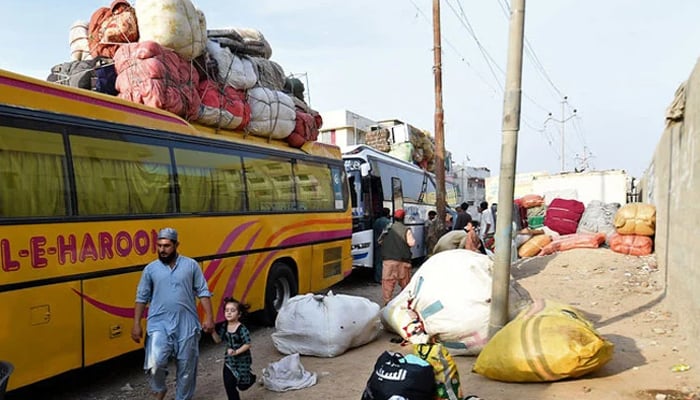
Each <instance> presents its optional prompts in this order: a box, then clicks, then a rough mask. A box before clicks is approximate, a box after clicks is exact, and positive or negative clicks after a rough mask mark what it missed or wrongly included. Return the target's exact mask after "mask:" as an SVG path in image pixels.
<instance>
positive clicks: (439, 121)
mask: <svg viewBox="0 0 700 400" xmlns="http://www.w3.org/2000/svg"><path fill="white" fill-rule="evenodd" d="M440 43H441V38H440V0H433V60H434V65H433V75H434V76H435V157H436V158H437V162H436V163H435V177H436V179H437V182H436V183H437V188H436V190H437V193H436V206H437V210H436V211H437V213H438V216H437V221H438V228H443V227H444V226H445V133H444V130H443V129H444V123H443V118H444V110H443V109H442V47H441V44H440ZM440 231H441V232H442V229H441V230H440Z"/></svg>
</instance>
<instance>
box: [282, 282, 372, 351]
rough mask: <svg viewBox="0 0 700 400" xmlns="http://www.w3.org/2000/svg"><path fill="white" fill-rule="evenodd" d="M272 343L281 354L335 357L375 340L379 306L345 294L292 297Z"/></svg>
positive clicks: (286, 305)
mask: <svg viewBox="0 0 700 400" xmlns="http://www.w3.org/2000/svg"><path fill="white" fill-rule="evenodd" d="M275 329H276V331H275V332H274V333H273V334H272V343H274V345H275V348H276V349H277V350H278V351H279V352H280V353H282V354H293V353H300V354H303V355H309V356H317V357H335V356H338V355H340V354H343V353H345V352H346V351H347V350H348V349H351V348H353V347H358V346H362V345H364V344H367V343H369V342H371V341H373V340H374V339H376V338H377V336H378V335H379V333H380V332H381V330H382V324H381V321H380V318H379V304H377V303H373V302H372V301H370V300H368V299H366V298H364V297H358V296H349V295H344V294H337V295H336V294H333V292H328V295H325V296H324V295H315V294H312V293H308V294H305V295H298V296H294V297H292V298H291V299H289V301H287V302H286V303H285V304H284V305H283V306H282V308H281V309H280V311H279V312H278V314H277V320H276V321H275Z"/></svg>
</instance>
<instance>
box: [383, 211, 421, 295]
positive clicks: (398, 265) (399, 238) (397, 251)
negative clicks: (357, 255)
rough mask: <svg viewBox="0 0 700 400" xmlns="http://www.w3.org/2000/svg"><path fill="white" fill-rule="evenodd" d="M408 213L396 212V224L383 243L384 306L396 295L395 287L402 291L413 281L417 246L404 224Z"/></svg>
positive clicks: (392, 225)
mask: <svg viewBox="0 0 700 400" xmlns="http://www.w3.org/2000/svg"><path fill="white" fill-rule="evenodd" d="M405 216H406V212H405V211H404V210H403V209H398V210H396V211H394V223H393V224H391V228H390V229H389V231H388V232H387V234H386V237H385V238H384V241H383V242H382V297H383V298H384V305H386V304H387V303H389V301H390V300H391V298H392V297H393V294H394V287H396V284H397V283H398V284H399V287H401V289H403V288H405V287H406V286H408V282H409V281H410V280H411V247H413V245H415V244H416V240H415V239H414V238H413V233H411V229H409V228H408V227H407V226H406V225H404V224H403V220H404V217H405Z"/></svg>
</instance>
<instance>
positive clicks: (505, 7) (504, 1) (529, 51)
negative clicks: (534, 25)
mask: <svg viewBox="0 0 700 400" xmlns="http://www.w3.org/2000/svg"><path fill="white" fill-rule="evenodd" d="M498 5H499V6H500V7H501V10H502V11H503V14H504V15H505V17H506V19H509V18H510V5H509V4H508V0H498ZM525 55H527V56H528V57H529V58H530V60H531V61H532V64H533V65H534V67H535V70H536V71H537V72H538V73H539V74H540V75H541V76H542V78H544V80H545V81H546V82H547V83H549V85H550V86H551V88H552V89H554V93H555V94H556V96H557V99H560V98H562V97H564V95H563V94H562V92H561V90H559V88H558V87H557V85H555V84H554V81H552V78H550V76H549V74H548V73H547V69H546V68H545V67H544V65H542V62H541V61H540V59H539V57H537V53H535V49H534V47H533V46H532V44H530V41H529V40H528V38H527V37H525Z"/></svg>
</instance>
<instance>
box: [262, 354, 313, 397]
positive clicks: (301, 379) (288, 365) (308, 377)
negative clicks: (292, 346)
mask: <svg viewBox="0 0 700 400" xmlns="http://www.w3.org/2000/svg"><path fill="white" fill-rule="evenodd" d="M262 381H263V385H264V386H265V389H269V390H272V391H274V392H286V391H287V390H294V389H303V388H305V387H309V386H313V385H315V384H316V373H315V372H309V371H307V370H305V369H304V366H303V365H301V360H300V359H299V354H291V355H288V356H286V357H284V358H282V359H281V360H279V361H276V362H273V363H270V364H268V366H267V368H263V370H262Z"/></svg>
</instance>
